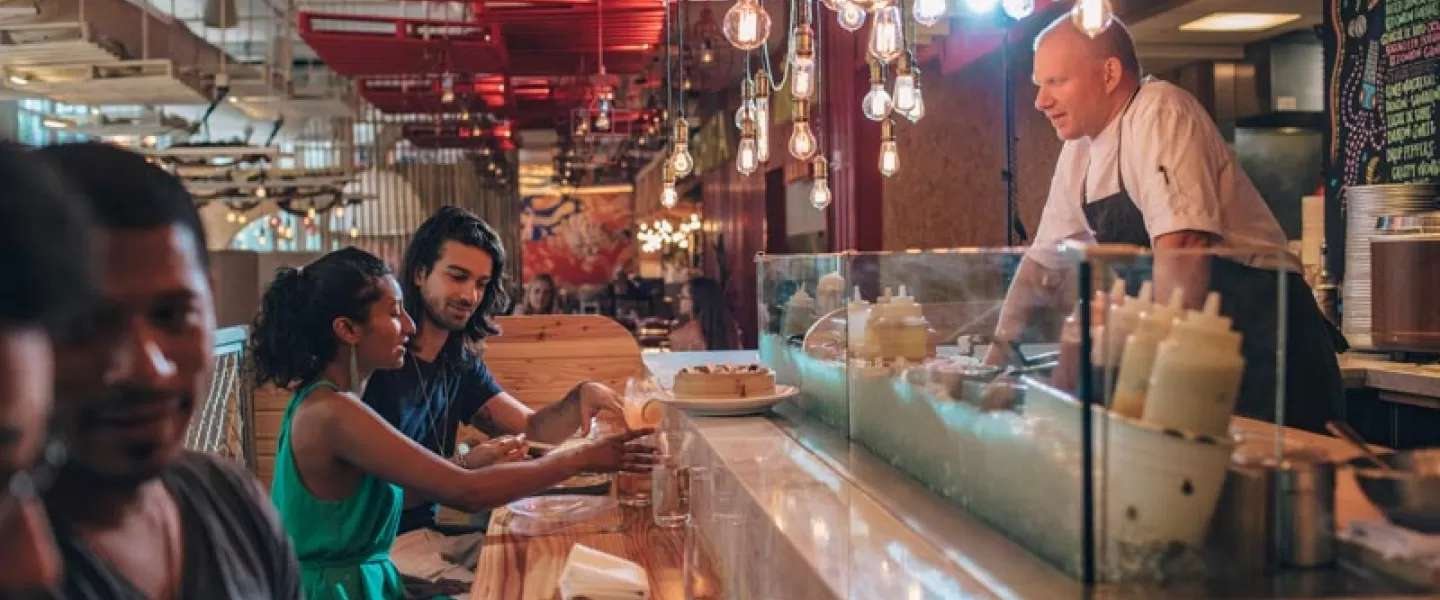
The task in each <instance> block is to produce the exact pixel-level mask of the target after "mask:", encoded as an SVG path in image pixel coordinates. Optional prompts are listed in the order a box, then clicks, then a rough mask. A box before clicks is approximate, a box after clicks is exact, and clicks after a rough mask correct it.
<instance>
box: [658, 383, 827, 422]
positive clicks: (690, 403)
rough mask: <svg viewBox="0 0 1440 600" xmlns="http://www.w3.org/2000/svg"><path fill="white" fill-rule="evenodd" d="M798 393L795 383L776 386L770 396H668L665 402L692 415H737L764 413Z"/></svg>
mask: <svg viewBox="0 0 1440 600" xmlns="http://www.w3.org/2000/svg"><path fill="white" fill-rule="evenodd" d="M798 393H800V390H799V388H796V387H795V386H793V385H777V386H775V393H774V394H770V395H769V396H755V397H753V398H716V399H704V398H684V399H681V398H667V399H665V400H664V402H665V403H667V404H670V405H671V406H674V407H676V408H679V409H681V410H684V411H685V412H688V413H690V414H692V415H697V416H702V417H736V416H741V415H753V414H758V413H763V412H765V411H767V410H770V407H772V406H775V405H776V404H779V403H781V402H783V401H785V399H786V398H789V397H791V396H794V395H795V394H798Z"/></svg>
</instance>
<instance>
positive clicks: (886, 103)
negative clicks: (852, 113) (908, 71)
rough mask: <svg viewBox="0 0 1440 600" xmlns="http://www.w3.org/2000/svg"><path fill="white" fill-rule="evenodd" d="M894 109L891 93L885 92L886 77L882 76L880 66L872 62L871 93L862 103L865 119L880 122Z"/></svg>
mask: <svg viewBox="0 0 1440 600" xmlns="http://www.w3.org/2000/svg"><path fill="white" fill-rule="evenodd" d="M892 108H894V105H893V104H892V103H891V100H890V92H887V91H885V77H884V76H883V75H881V74H880V64H879V63H877V62H875V61H870V92H869V93H867V94H865V99H864V100H862V101H861V102H860V109H861V110H862V111H864V113H865V118H867V119H870V120H871V121H879V120H882V119H884V118H885V117H888V116H890V110H891V109H892Z"/></svg>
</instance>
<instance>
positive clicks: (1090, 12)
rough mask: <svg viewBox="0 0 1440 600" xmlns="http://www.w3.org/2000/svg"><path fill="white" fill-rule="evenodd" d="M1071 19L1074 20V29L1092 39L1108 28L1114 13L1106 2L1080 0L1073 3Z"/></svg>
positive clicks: (1102, 0) (1100, 0)
mask: <svg viewBox="0 0 1440 600" xmlns="http://www.w3.org/2000/svg"><path fill="white" fill-rule="evenodd" d="M1071 18H1073V19H1074V20H1075V26H1076V27H1078V28H1080V30H1081V31H1084V32H1085V34H1086V35H1089V36H1090V37H1092V38H1093V37H1095V36H1097V35H1100V34H1101V33H1103V32H1104V31H1105V29H1107V28H1108V27H1110V22H1111V21H1113V20H1114V19H1115V11H1114V10H1113V9H1111V8H1110V3H1109V2H1108V1H1107V0H1080V1H1079V2H1076V3H1075V8H1074V9H1073V11H1072V12H1071Z"/></svg>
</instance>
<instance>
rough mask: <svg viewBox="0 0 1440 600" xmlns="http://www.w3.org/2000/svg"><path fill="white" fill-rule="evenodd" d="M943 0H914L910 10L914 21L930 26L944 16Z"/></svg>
mask: <svg viewBox="0 0 1440 600" xmlns="http://www.w3.org/2000/svg"><path fill="white" fill-rule="evenodd" d="M945 4H946V3H945V0H915V4H913V5H911V9H910V12H911V14H913V15H914V16H915V22H916V23H919V24H921V25H924V26H926V27H930V26H931V25H934V24H936V23H939V22H940V19H943V18H945Z"/></svg>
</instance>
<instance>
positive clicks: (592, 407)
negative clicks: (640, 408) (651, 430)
mask: <svg viewBox="0 0 1440 600" xmlns="http://www.w3.org/2000/svg"><path fill="white" fill-rule="evenodd" d="M579 392H580V393H579V394H578V395H577V396H578V397H579V399H580V433H581V434H583V435H587V436H588V435H590V426H591V424H592V423H593V422H594V421H595V420H601V421H605V422H607V423H613V424H617V425H618V426H619V428H620V429H624V428H625V427H624V423H625V398H624V397H623V396H621V395H620V394H619V393H616V391H615V390H612V389H610V386H607V385H605V384H603V383H595V382H593V381H587V382H585V383H582V384H580V388H579Z"/></svg>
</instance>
